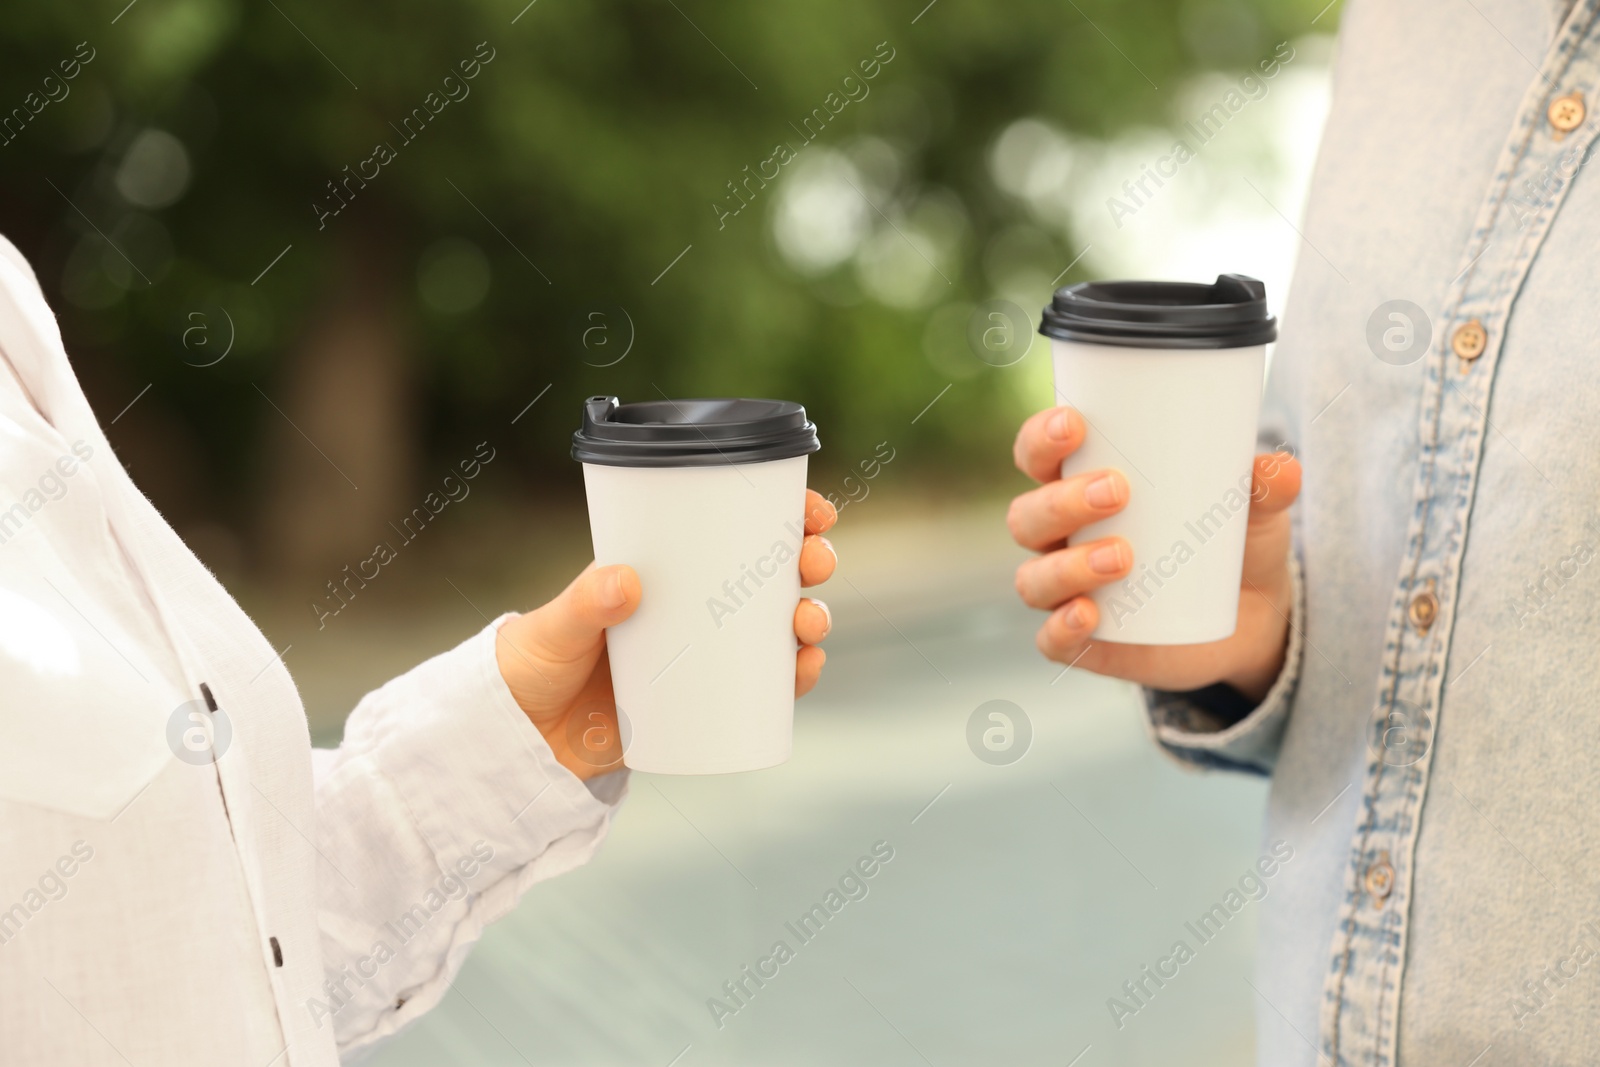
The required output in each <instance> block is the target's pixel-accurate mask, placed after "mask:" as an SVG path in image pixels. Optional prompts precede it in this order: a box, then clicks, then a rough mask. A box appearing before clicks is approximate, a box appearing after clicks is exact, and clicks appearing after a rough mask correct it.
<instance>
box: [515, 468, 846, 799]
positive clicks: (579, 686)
mask: <svg viewBox="0 0 1600 1067" xmlns="http://www.w3.org/2000/svg"><path fill="white" fill-rule="evenodd" d="M838 517H839V516H838V512H837V511H836V510H835V509H834V506H833V505H832V504H830V503H828V501H827V500H825V499H824V498H823V497H822V496H821V494H819V493H817V492H815V491H814V490H810V489H807V490H806V511H805V540H804V542H803V543H802V545H801V548H800V582H801V584H802V585H805V586H812V585H820V584H822V583H823V582H825V581H827V580H828V579H829V578H831V577H832V576H833V572H834V568H835V567H837V566H838V557H837V556H836V555H835V554H834V550H833V545H832V544H831V543H829V541H828V539H827V538H826V537H823V536H822V535H823V533H825V532H826V531H827V530H828V529H830V528H831V527H832V526H833V524H834V523H835V522H836V521H838ZM645 595H646V591H645V590H644V589H643V588H642V586H641V584H640V582H639V576H638V575H637V574H635V573H634V570H633V568H632V567H628V566H625V565H618V566H614V567H596V566H595V565H594V564H592V563H591V564H590V565H589V566H588V567H586V568H584V570H583V572H582V573H581V574H579V575H578V576H577V577H576V578H574V579H573V580H572V582H571V584H570V585H568V586H567V588H566V589H564V590H563V591H562V592H561V594H560V595H559V596H557V597H556V598H555V599H554V600H552V601H550V602H549V603H548V604H545V605H544V606H543V607H540V608H537V609H535V610H533V611H530V612H527V613H526V614H523V615H518V616H516V617H514V618H511V619H507V620H506V622H505V623H504V625H502V626H501V627H500V636H499V640H498V641H496V642H495V658H496V661H497V663H498V666H499V668H500V675H501V677H502V678H504V679H505V683H506V686H507V687H508V688H509V689H510V690H511V695H512V697H513V699H515V700H516V702H517V706H518V707H520V708H521V709H522V711H523V712H524V713H525V714H526V715H527V716H528V718H529V720H531V721H532V722H533V725H534V726H536V727H537V728H538V730H539V732H540V733H541V734H543V735H544V738H545V740H546V741H547V742H548V743H549V745H550V748H551V751H552V752H554V754H555V757H556V759H557V760H558V761H560V763H561V765H562V766H563V767H565V768H567V769H568V770H569V771H571V772H572V773H573V774H575V775H577V776H578V777H579V778H583V779H588V778H592V777H594V776H595V775H599V774H604V773H606V772H607V771H613V770H616V769H617V768H618V767H620V766H622V747H621V743H620V740H619V739H618V736H619V735H618V725H617V718H616V699H615V696H614V694H613V692H612V686H611V664H610V661H609V660H608V659H607V658H606V627H608V626H615V625H617V624H618V623H620V622H623V621H624V620H626V619H627V618H628V617H629V616H630V615H632V614H633V613H634V611H635V610H637V608H638V607H639V604H640V603H641V601H642V600H643V597H644V596H645ZM832 627H833V616H832V615H831V614H830V613H829V611H828V606H827V605H826V604H824V603H823V602H822V601H820V600H816V599H813V598H811V597H803V598H801V600H800V603H799V604H798V605H797V606H796V608H795V613H794V632H795V639H796V641H797V642H798V643H799V646H800V647H799V649H798V651H797V652H796V655H795V694H796V695H797V696H799V695H803V694H805V693H806V692H808V691H809V690H810V689H811V688H812V687H813V686H815V685H816V684H817V679H818V678H819V677H820V676H821V674H822V665H823V661H824V660H825V659H826V658H827V657H826V656H825V655H824V653H823V651H822V649H821V648H819V647H818V645H820V644H821V642H822V639H823V638H825V637H826V636H827V635H828V631H829V630H830V629H832Z"/></svg>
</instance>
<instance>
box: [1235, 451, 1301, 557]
mask: <svg viewBox="0 0 1600 1067" xmlns="http://www.w3.org/2000/svg"><path fill="white" fill-rule="evenodd" d="M1300 475H1301V469H1300V461H1299V460H1297V459H1295V458H1294V457H1293V456H1291V455H1289V454H1288V453H1287V452H1272V453H1265V454H1262V455H1259V456H1257V457H1256V461H1255V468H1254V476H1253V478H1252V480H1251V485H1250V520H1249V525H1248V527H1247V528H1246V533H1245V548H1244V578H1245V580H1246V581H1249V582H1251V583H1254V584H1257V585H1259V584H1261V583H1264V582H1270V581H1272V580H1273V579H1274V578H1275V577H1277V576H1278V573H1279V571H1280V570H1281V569H1282V568H1283V567H1284V566H1285V563H1286V561H1287V560H1288V558H1289V540H1290V528H1289V505H1291V504H1293V503H1294V502H1295V500H1296V498H1298V497H1299V496H1300Z"/></svg>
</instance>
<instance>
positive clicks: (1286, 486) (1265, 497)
mask: <svg viewBox="0 0 1600 1067" xmlns="http://www.w3.org/2000/svg"><path fill="white" fill-rule="evenodd" d="M1088 432H1091V431H1090V429H1089V427H1088V426H1087V425H1086V423H1085V421H1084V419H1083V416H1081V415H1080V414H1079V413H1078V412H1076V411H1074V410H1073V409H1072V408H1070V407H1060V408H1052V409H1050V410H1048V411H1042V412H1040V413H1038V414H1036V415H1034V416H1033V417H1032V418H1030V419H1028V421H1027V422H1025V423H1023V425H1022V429H1021V431H1019V432H1018V434H1017V440H1016V446H1015V448H1014V456H1015V459H1016V464H1017V467H1018V468H1019V469H1020V470H1021V471H1022V472H1023V473H1024V474H1026V475H1028V476H1029V477H1030V478H1033V479H1034V480H1035V481H1037V482H1039V483H1041V484H1040V487H1039V488H1038V489H1034V490H1031V491H1029V492H1027V493H1023V494H1022V495H1020V496H1018V497H1017V498H1016V499H1015V500H1013V501H1012V502H1011V509H1010V512H1009V514H1008V515H1007V524H1008V525H1009V526H1010V528H1011V535H1012V537H1013V538H1014V539H1015V540H1016V542H1017V543H1018V544H1019V545H1021V546H1023V547H1024V548H1027V549H1030V550H1032V551H1034V552H1038V553H1039V555H1038V556H1037V557H1036V558H1034V559H1031V560H1028V561H1027V562H1026V563H1024V564H1022V566H1021V567H1019V568H1017V592H1018V594H1019V595H1020V596H1021V597H1022V599H1023V600H1024V601H1025V602H1026V603H1027V604H1029V605H1030V606H1031V607H1035V608H1041V609H1043V610H1046V611H1049V612H1050V613H1051V614H1050V617H1049V618H1047V619H1046V620H1045V623H1044V625H1043V626H1041V627H1040V628H1039V632H1038V635H1037V638H1036V643H1037V644H1038V646H1039V650H1040V651H1041V652H1043V653H1044V654H1045V655H1046V656H1048V657H1050V658H1051V659H1053V660H1056V661H1058V662H1061V663H1069V664H1074V665H1076V666H1079V667H1082V668H1084V669H1085V670H1089V671H1093V672H1094V673H1096V674H1103V675H1108V676H1110V677H1113V678H1124V679H1127V680H1128V681H1132V682H1137V683H1138V684H1140V685H1147V686H1151V687H1154V688H1157V689H1171V690H1187V689H1197V688H1200V687H1202V686H1206V685H1211V684H1213V683H1216V682H1224V683H1226V684H1228V685H1231V686H1233V687H1234V688H1235V689H1237V690H1239V691H1240V692H1241V693H1242V694H1244V695H1245V696H1246V697H1249V698H1250V699H1252V700H1259V699H1260V698H1261V697H1263V696H1264V695H1265V694H1266V692H1267V690H1268V689H1269V688H1271V685H1272V682H1273V679H1274V678H1276V677H1277V675H1278V673H1279V671H1280V670H1281V669H1282V666H1283V658H1284V654H1285V651H1286V650H1287V648H1288V636H1289V614H1290V609H1291V607H1292V603H1291V602H1292V597H1293V592H1292V588H1291V584H1290V578H1289V565H1288V560H1289V538H1290V531H1289V505H1290V504H1292V503H1294V500H1295V497H1297V496H1298V495H1299V493H1300V473H1301V472H1300V464H1299V462H1298V461H1296V460H1295V459H1294V458H1293V457H1292V456H1289V455H1286V454H1283V453H1267V454H1262V455H1258V456H1257V457H1256V459H1255V468H1254V472H1253V478H1252V483H1251V493H1250V513H1249V522H1248V527H1247V532H1246V535H1245V550H1244V571H1243V576H1242V580H1241V582H1240V587H1239V617H1238V626H1237V628H1236V629H1235V630H1234V632H1233V634H1232V636H1230V637H1227V638H1224V639H1223V640H1221V641H1212V642H1208V643H1205V644H1195V645H1133V644H1118V643H1112V642H1104V641H1095V640H1091V637H1090V634H1091V632H1092V631H1093V630H1094V628H1095V627H1096V626H1097V625H1098V624H1099V622H1100V612H1099V608H1098V607H1097V606H1096V604H1095V603H1094V601H1093V600H1092V599H1091V598H1090V597H1089V596H1088V595H1086V594H1088V593H1090V592H1091V591H1093V590H1095V589H1098V588H1100V587H1102V586H1105V585H1108V584H1110V583H1112V582H1119V581H1121V580H1123V579H1124V578H1126V577H1128V575H1129V573H1130V572H1131V571H1132V570H1133V567H1134V564H1135V562H1136V561H1135V560H1134V558H1133V552H1132V550H1131V548H1130V547H1129V545H1128V543H1127V542H1126V541H1125V540H1123V539H1121V538H1115V537H1113V538H1104V539H1101V540H1098V541H1092V542H1089V543H1085V544H1074V545H1072V546H1071V547H1067V546H1066V542H1067V539H1068V538H1069V537H1071V536H1072V535H1073V534H1074V533H1076V532H1077V531H1078V530H1079V529H1081V528H1082V527H1084V526H1086V525H1088V524H1089V523H1091V522H1094V521H1096V520H1099V519H1103V518H1105V517H1107V516H1109V515H1113V514H1116V513H1117V512H1119V511H1121V510H1122V509H1123V508H1124V507H1125V506H1126V505H1127V502H1128V500H1129V497H1130V494H1131V493H1132V492H1133V491H1134V487H1133V486H1132V485H1131V484H1130V482H1129V480H1128V478H1127V476H1126V475H1125V474H1124V473H1123V472H1121V471H1118V470H1101V471H1089V472H1085V473H1081V474H1077V475H1075V476H1073V477H1070V478H1066V479H1063V478H1062V477H1061V461H1062V460H1063V459H1065V458H1066V457H1067V456H1069V455H1071V454H1072V453H1073V452H1074V451H1076V450H1077V449H1078V447H1079V446H1080V445H1082V444H1083V442H1084V438H1085V435H1086V433H1088ZM1143 491H1145V492H1150V491H1153V490H1151V489H1149V488H1148V487H1145V488H1144V490H1143Z"/></svg>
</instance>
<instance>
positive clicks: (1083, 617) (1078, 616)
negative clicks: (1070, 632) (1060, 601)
mask: <svg viewBox="0 0 1600 1067" xmlns="http://www.w3.org/2000/svg"><path fill="white" fill-rule="evenodd" d="M1067 625H1068V626H1070V627H1072V628H1073V629H1074V630H1081V629H1083V628H1084V627H1085V626H1088V625H1089V609H1088V608H1086V607H1084V606H1083V601H1081V600H1075V601H1073V603H1072V607H1070V608H1068V609H1067Z"/></svg>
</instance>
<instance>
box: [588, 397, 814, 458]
mask: <svg viewBox="0 0 1600 1067" xmlns="http://www.w3.org/2000/svg"><path fill="white" fill-rule="evenodd" d="M821 447H822V443H821V442H820V441H819V440H818V439H817V428H816V426H814V425H812V423H811V422H810V421H809V420H807V419H806V409H805V408H803V407H801V406H800V405H799V404H796V403H794V402H793V401H790V400H754V399H748V398H744V397H724V398H712V399H699V400H645V401H640V402H637V403H633V404H624V403H621V402H620V401H618V399H617V398H616V397H614V396H592V397H590V398H589V399H587V400H585V401H584V402H583V425H582V426H580V427H579V428H578V430H577V432H576V433H574V434H573V435H572V458H573V459H575V460H577V461H579V462H580V463H596V464H600V465H602V466H609V467H709V466H716V465H722V464H729V463H764V462H767V461H769V460H776V459H793V458H795V457H797V456H804V455H809V454H810V453H812V452H815V451H817V450H818V449H820V448H821Z"/></svg>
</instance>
